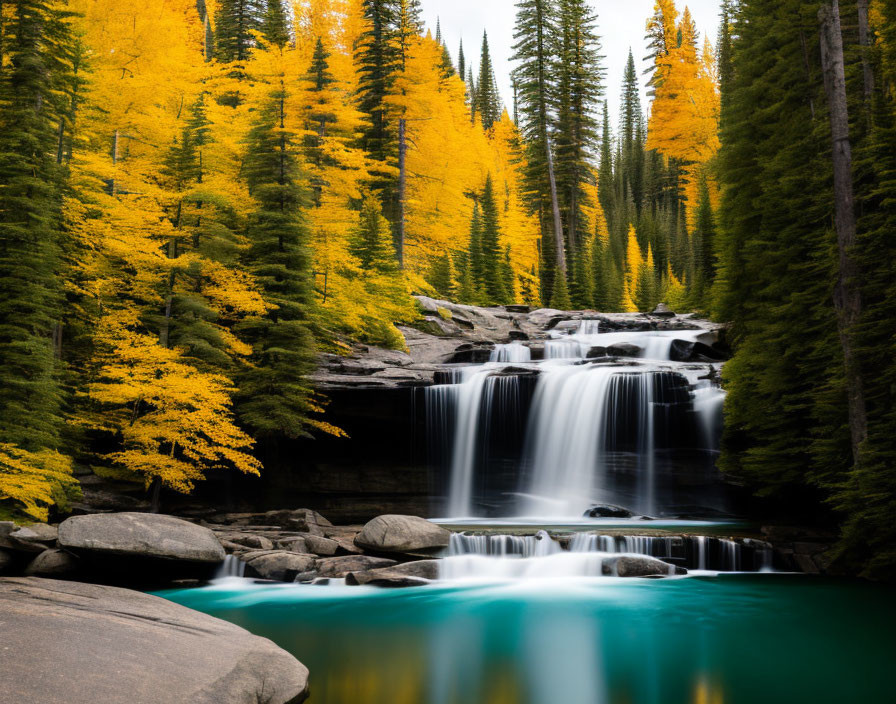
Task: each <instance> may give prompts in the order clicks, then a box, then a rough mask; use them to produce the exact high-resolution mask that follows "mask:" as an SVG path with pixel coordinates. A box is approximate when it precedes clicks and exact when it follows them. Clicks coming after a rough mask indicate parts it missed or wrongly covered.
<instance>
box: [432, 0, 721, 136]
mask: <svg viewBox="0 0 896 704" xmlns="http://www.w3.org/2000/svg"><path fill="white" fill-rule="evenodd" d="M422 4H423V17H424V20H425V21H426V26H427V28H428V29H430V30H432V32H433V33H435V28H436V18H439V20H440V22H441V26H442V37H443V38H444V39H445V41H446V42H447V44H448V48H449V49H450V51H451V56H452V58H453V59H454V61H455V63H457V49H458V45H459V43H460V40H461V39H463V42H464V54H465V55H466V57H467V63H468V65H469V63H470V62H471V61H472V64H473V69H474V73H477V74H478V72H477V68H478V66H479V53H480V49H481V46H482V32H483V30H486V31H488V41H489V48H490V49H491V55H492V61H493V62H494V65H495V75H496V77H497V79H498V86H499V87H500V89H501V99H502V100H503V101H504V104H505V105H506V106H507V109H508V110H510V109H511V108H512V106H513V93H512V89H511V84H510V71H511V69H512V68H513V66H512V64H511V62H510V57H511V56H512V55H513V48H512V47H513V26H514V23H515V21H516V7H515V5H516V2H515V0H422ZM591 4H592V6H593V7H594V8H595V9H596V10H597V15H598V33H599V34H600V38H601V44H602V53H603V55H604V57H605V58H604V69H605V71H606V78H605V81H604V93H605V95H606V97H607V98H609V101H610V119H611V120H612V124H613V127H614V130H615V127H616V124H617V115H618V113H619V95H620V92H621V90H622V76H623V72H624V70H625V62H626V60H627V59H628V50H629V47H631V49H632V53H633V54H634V56H635V65H636V67H637V68H638V73H639V74H640V73H641V72H642V71H643V70H644V69H646V68H647V67H648V63H645V62H644V61H643V59H644V57H645V56H647V43H646V42H645V41H644V34H645V30H644V26H645V24H646V23H647V18H648V17H650V16H651V15H652V14H653V7H654V0H591ZM676 5H677V6H678V8H679V11H683V10H684V7H685V4H684V3H683V2H681V1H680V0H679V2H677V3H676ZM687 5H688V7H690V10H691V14H692V15H693V16H694V21H695V22H696V24H697V30H698V31H699V32H700V44H701V46H702V44H703V37H706V36H708V37H709V40H710V41H711V42H712V43H713V45H715V43H716V36H717V34H718V30H719V6H720V3H719V0H689V1H688V3H687ZM640 78H641V99H642V102H643V103H644V106H645V108H646V101H647V96H646V89H645V88H644V79H645V77H644V76H641V77H640Z"/></svg>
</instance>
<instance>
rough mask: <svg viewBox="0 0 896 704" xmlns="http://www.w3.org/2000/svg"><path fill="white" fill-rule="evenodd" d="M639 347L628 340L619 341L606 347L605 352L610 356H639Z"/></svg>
mask: <svg viewBox="0 0 896 704" xmlns="http://www.w3.org/2000/svg"><path fill="white" fill-rule="evenodd" d="M641 352H642V350H641V348H640V347H638V345H633V344H631V343H628V342H619V343H617V344H615V345H610V346H609V347H607V354H608V355H610V356H611V357H640V356H641Z"/></svg>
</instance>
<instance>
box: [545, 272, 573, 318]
mask: <svg viewBox="0 0 896 704" xmlns="http://www.w3.org/2000/svg"><path fill="white" fill-rule="evenodd" d="M549 307H550V308H556V309H557V310H572V300H571V299H570V297H569V287H568V286H567V284H566V277H565V276H558V277H556V278H555V279H554V290H553V292H552V293H551V302H550V306H549Z"/></svg>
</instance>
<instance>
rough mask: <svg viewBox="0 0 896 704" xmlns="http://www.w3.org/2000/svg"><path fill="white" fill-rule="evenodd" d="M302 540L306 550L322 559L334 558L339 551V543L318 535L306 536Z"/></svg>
mask: <svg viewBox="0 0 896 704" xmlns="http://www.w3.org/2000/svg"><path fill="white" fill-rule="evenodd" d="M302 540H303V541H304V543H305V549H306V550H307V551H308V552H313V553H314V554H315V555H320V556H321V557H333V555H335V554H336V553H337V551H338V550H339V543H338V542H336V541H335V540H331V539H330V538H321V537H320V536H318V535H306V536H305V537H304V538H302Z"/></svg>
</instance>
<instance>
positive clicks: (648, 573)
mask: <svg viewBox="0 0 896 704" xmlns="http://www.w3.org/2000/svg"><path fill="white" fill-rule="evenodd" d="M602 572H603V574H604V575H606V576H612V577H669V576H671V575H673V574H687V573H688V571H687V570H686V569H685V568H684V567H677V566H675V565H670V564H669V563H668V562H663V561H662V560H657V559H656V558H655V557H648V556H647V555H620V556H618V557H612V558H608V559H606V560H604V562H603V566H602Z"/></svg>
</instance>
